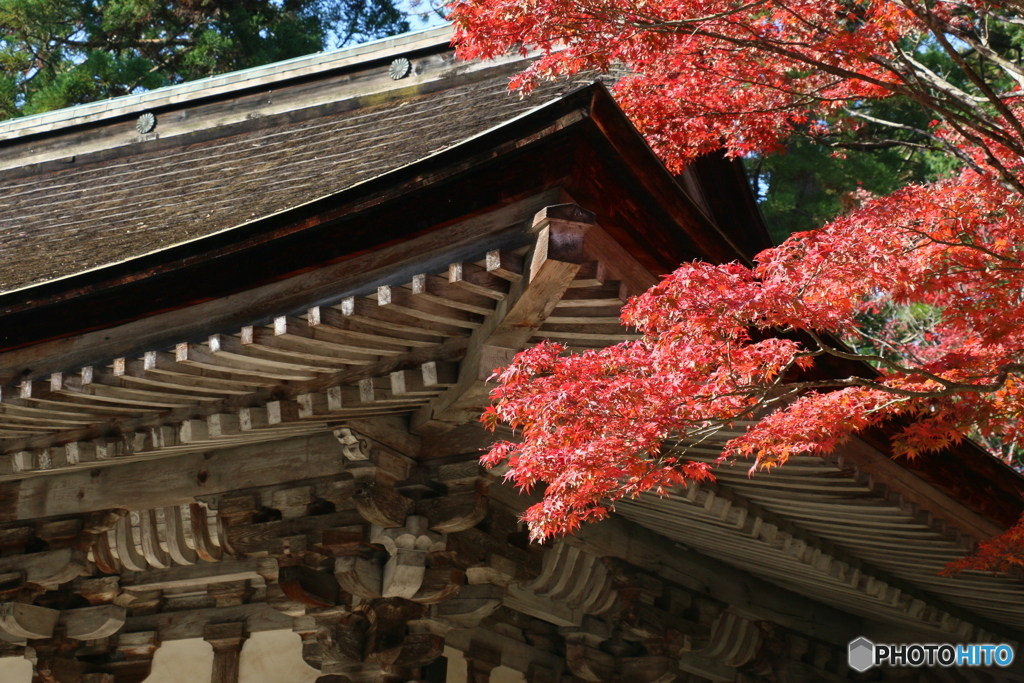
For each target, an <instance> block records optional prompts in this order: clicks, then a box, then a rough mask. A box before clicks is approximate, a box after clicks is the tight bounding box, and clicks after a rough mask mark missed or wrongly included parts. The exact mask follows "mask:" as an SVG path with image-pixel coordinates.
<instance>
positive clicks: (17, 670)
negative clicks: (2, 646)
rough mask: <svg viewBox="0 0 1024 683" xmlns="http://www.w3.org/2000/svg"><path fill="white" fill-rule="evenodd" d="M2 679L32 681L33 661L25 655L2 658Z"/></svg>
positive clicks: (9, 682) (12, 682)
mask: <svg viewBox="0 0 1024 683" xmlns="http://www.w3.org/2000/svg"><path fill="white" fill-rule="evenodd" d="M0 681H3V683H32V662H30V661H28V660H27V659H25V658H24V657H4V658H2V659H0Z"/></svg>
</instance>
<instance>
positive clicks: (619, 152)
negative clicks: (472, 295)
mask: <svg viewBox="0 0 1024 683" xmlns="http://www.w3.org/2000/svg"><path fill="white" fill-rule="evenodd" d="M569 148H571V149H573V150H575V151H574V154H575V158H574V160H573V162H569V161H568V157H567V156H566V155H565V153H564V150H566V149H569ZM559 183H561V184H564V185H566V186H569V187H572V188H573V189H574V190H576V191H578V192H579V194H580V195H581V196H583V195H586V196H587V197H588V198H591V197H592V198H593V200H594V201H593V203H594V205H595V206H596V207H597V208H598V213H599V215H601V216H602V218H605V217H606V218H610V219H611V220H610V221H609V225H610V226H612V229H614V230H617V236H620V237H621V238H622V239H623V241H625V242H626V243H627V244H629V247H630V250H631V254H632V255H633V256H635V257H637V258H639V259H641V260H642V261H643V262H644V263H645V265H648V266H649V267H651V268H652V270H653V271H654V272H659V273H662V272H668V271H670V270H671V269H672V268H673V267H674V266H675V264H678V263H680V262H682V261H686V260H691V259H694V258H704V259H709V260H713V261H724V260H731V259H735V258H748V257H749V256H748V255H749V254H750V253H751V251H757V250H759V248H760V245H759V247H758V248H756V249H749V248H747V249H745V250H744V251H745V252H746V253H743V252H740V253H737V251H735V250H734V249H733V247H732V246H731V245H730V244H728V243H727V242H725V241H724V240H723V239H721V235H722V233H721V232H719V231H718V229H717V228H716V227H715V226H714V224H713V223H712V221H711V220H709V219H708V217H707V216H706V215H705V214H704V213H703V212H702V211H701V210H700V209H699V208H697V206H696V205H695V204H694V203H693V202H692V201H691V200H690V199H689V198H688V197H687V196H686V195H685V193H683V192H682V190H681V189H680V188H679V186H678V185H677V184H676V183H675V181H674V180H673V179H672V177H671V176H670V175H669V174H668V173H667V171H665V169H664V167H663V166H662V165H661V164H660V162H658V161H657V159H656V158H655V157H654V156H653V154H652V153H651V152H650V150H649V149H648V148H647V147H646V145H645V144H644V143H643V141H642V139H641V138H640V137H639V135H638V134H637V133H636V131H635V130H634V129H633V128H632V126H631V125H630V124H629V122H628V120H626V118H625V116H624V115H623V114H622V112H621V110H619V109H618V107H617V105H615V104H614V102H613V101H612V99H611V97H610V95H609V94H608V92H607V91H606V90H605V89H604V87H603V86H601V85H599V84H595V85H592V86H590V87H587V88H583V89H580V90H577V91H576V92H574V93H571V94H569V95H567V96H565V97H563V98H561V99H559V100H557V101H555V102H552V103H551V104H549V105H546V106H543V107H541V108H539V109H538V110H536V111H533V112H531V113H530V114H528V115H525V116H522V117H520V118H518V119H517V120H514V121H512V122H510V123H508V124H506V125H503V126H500V127H499V128H497V129H494V130H492V131H489V132H488V133H486V134H483V135H480V136H477V137H476V138H473V139H471V140H468V141H466V142H464V143H463V144H460V145H458V146H456V147H454V148H451V149H448V150H445V151H443V152H441V153H439V154H437V155H434V156H432V157H429V158H427V159H424V160H422V161H420V162H417V163H414V164H411V165H409V166H406V167H404V168H401V169H398V170H396V171H393V172H391V173H388V174H386V175H383V176H380V177H377V178H374V179H373V180H370V181H368V182H365V183H362V184H360V185H357V186H355V187H352V188H348V189H346V190H343V191H341V192H338V193H336V194H333V195H330V196H327V197H324V198H322V199H319V200H316V201H313V202H310V203H308V204H305V205H302V206H298V207H295V208H293V209H290V210H287V211H284V212H281V213H278V214H275V215H272V216H267V217H264V218H260V219H257V220H254V221H251V222H248V223H245V224H242V225H239V226H237V227H235V228H232V229H230V230H225V231H222V232H219V233H216V234H213V235H209V236H206V237H201V238H198V239H195V240H191V241H189V242H186V243H183V244H179V245H176V246H173V247H170V248H167V249H163V250H160V251H157V252H154V253H150V254H146V255H143V256H139V257H136V258H132V259H129V260H126V261H122V262H120V263H116V264H113V265H110V266H107V267H103V268H97V269H94V270H91V271H87V272H85V273H80V274H78V275H73V276H69V277H65V278H61V279H59V280H55V281H52V282H47V283H43V284H40V285H35V286H32V287H28V288H25V289H21V290H16V291H13V292H8V293H5V294H0V311H3V313H2V314H0V344H3V347H2V350H3V351H10V350H12V349H17V348H21V347H25V346H28V345H31V344H35V343H39V342H41V341H44V340H48V339H57V338H63V337H68V336H72V335H76V334H81V333H82V332H85V331H88V330H97V329H104V328H107V327H111V326H113V325H118V324H123V323H125V322H127V321H130V320H134V319H137V318H140V317H143V316H149V315H154V314H156V313H159V312H162V311H168V310H174V309H178V308H182V307H185V306H188V305H190V304H194V303H196V302H199V301H204V300H209V299H212V298H217V297H223V296H227V295H230V294H233V293H237V292H241V291H244V290H247V289H252V288H255V287H259V286H261V285H263V284H266V283H269V282H275V281H280V280H283V279H285V278H288V277H291V276H294V275H296V274H298V273H302V272H308V271H310V270H312V269H315V268H318V267H322V266H324V265H327V264H332V263H338V262H341V261H344V260H346V259H351V258H356V257H358V256H360V255H362V254H366V253H370V252H371V251H373V250H374V249H379V248H381V247H382V246H384V245H387V244H393V243H395V242H397V241H401V240H407V239H409V238H411V237H413V236H416V235H422V234H426V233H429V232H431V231H434V230H439V229H442V228H443V227H444V226H445V225H447V224H450V223H451V222H453V221H455V220H459V219H461V218H464V217H465V216H467V215H472V213H473V212H483V211H486V210H488V209H490V208H493V207H495V206H500V205H501V204H502V203H505V202H507V198H509V197H516V196H523V195H524V194H526V193H529V192H532V191H536V190H538V189H540V188H543V187H551V186H553V185H555V184H559ZM730 189H732V190H734V191H743V190H744V189H745V188H741V184H740V183H737V184H736V185H734V186H733V187H732V188H730ZM747 191H748V190H747ZM748 192H749V191H748ZM453 197H458V198H459V200H458V201H452V198H453ZM617 200H622V201H621V203H620V204H616V201H617ZM627 204H628V206H629V210H630V212H629V213H627V212H626V211H625V210H624V208H623V207H624V206H626V205H627ZM662 207H665V208H662ZM616 224H621V227H619V226H617V225H616ZM382 225H384V226H387V227H386V228H385V229H383V230H382V229H381V226H382ZM709 235H718V236H719V238H710V237H709ZM760 239H761V240H766V239H767V237H766V235H765V236H761V237H760ZM252 263H259V264H260V268H258V269H254V268H251V267H250V264H252ZM168 341H169V342H170V341H172V340H171V339H168Z"/></svg>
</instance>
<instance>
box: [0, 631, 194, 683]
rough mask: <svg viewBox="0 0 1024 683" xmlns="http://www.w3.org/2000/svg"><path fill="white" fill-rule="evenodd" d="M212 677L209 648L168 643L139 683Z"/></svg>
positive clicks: (182, 642) (190, 681) (171, 682)
mask: <svg viewBox="0 0 1024 683" xmlns="http://www.w3.org/2000/svg"><path fill="white" fill-rule="evenodd" d="M212 676H213V648H212V647H211V646H210V644H209V643H208V642H206V641H205V640H203V639H202V638H189V639H187V640H168V641H166V642H163V643H161V644H160V647H159V649H157V651H156V654H154V655H153V669H152V670H151V671H150V673H149V676H148V677H147V678H146V680H145V681H143V683H183V682H184V681H188V683H210V679H211V678H212ZM0 680H2V679H0Z"/></svg>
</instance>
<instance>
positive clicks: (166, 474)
mask: <svg viewBox="0 0 1024 683" xmlns="http://www.w3.org/2000/svg"><path fill="white" fill-rule="evenodd" d="M341 455H342V448H341V444H339V443H338V441H337V439H335V438H334V437H333V436H332V435H331V434H330V433H326V434H317V435H315V436H310V437H297V438H292V439H286V440H282V441H276V442H272V443H261V444H256V445H246V446H240V447H236V448H226V449H224V450H221V451H216V452H213V453H209V454H203V453H191V454H187V455H180V456H177V457H171V458H163V459H159V460H156V461H150V462H130V463H123V464H116V465H111V466H108V467H101V468H95V469H83V470H76V471H71V472H67V473H61V474H54V475H52V476H48V477H33V478H29V479H22V480H20V481H13V482H3V483H0V523H5V522H13V521H16V520H19V519H32V518H36V517H53V516H57V515H72V514H79V513H82V512H89V511H93V510H107V509H112V508H128V509H132V510H140V509H152V508H156V507H167V506H170V505H181V504H187V503H190V502H193V501H194V500H195V496H196V495H210V494H216V493H220V492H223V491H232V490H236V489H242V488H247V487H254V486H267V485H269V484H272V483H275V482H278V481H280V479H281V473H282V472H287V473H288V477H289V478H290V479H312V478H315V477H324V476H331V475H337V474H340V473H341V472H342V470H343V469H344V467H345V464H344V460H343V458H342V457H341Z"/></svg>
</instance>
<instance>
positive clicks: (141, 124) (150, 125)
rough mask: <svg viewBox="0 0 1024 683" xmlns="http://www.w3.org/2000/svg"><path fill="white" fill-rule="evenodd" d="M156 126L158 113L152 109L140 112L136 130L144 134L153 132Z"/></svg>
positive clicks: (136, 121)
mask: <svg viewBox="0 0 1024 683" xmlns="http://www.w3.org/2000/svg"><path fill="white" fill-rule="evenodd" d="M154 128H156V115H155V114H154V113H153V112H151V111H147V112H145V113H143V114H140V115H139V118H138V119H136V120H135V130H137V131H139V133H141V134H142V135H146V134H147V133H152V132H153V129H154Z"/></svg>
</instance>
